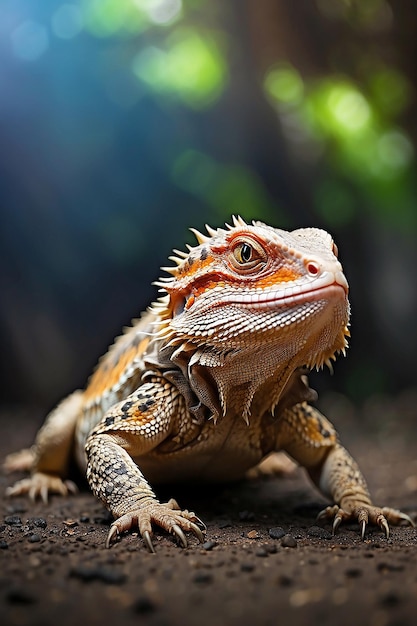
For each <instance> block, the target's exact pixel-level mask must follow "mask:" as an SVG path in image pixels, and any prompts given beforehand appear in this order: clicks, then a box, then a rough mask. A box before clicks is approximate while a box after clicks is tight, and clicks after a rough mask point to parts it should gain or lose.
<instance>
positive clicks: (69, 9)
mask: <svg viewBox="0 0 417 626" xmlns="http://www.w3.org/2000/svg"><path fill="white" fill-rule="evenodd" d="M82 28H83V19H82V14H81V11H80V9H79V7H77V6H76V5H75V4H61V6H60V7H59V8H58V9H57V10H56V11H55V13H54V15H53V16H52V30H53V32H54V34H55V35H56V36H57V37H59V38H60V39H72V38H73V37H76V35H78V34H79V33H80V32H81V30H82Z"/></svg>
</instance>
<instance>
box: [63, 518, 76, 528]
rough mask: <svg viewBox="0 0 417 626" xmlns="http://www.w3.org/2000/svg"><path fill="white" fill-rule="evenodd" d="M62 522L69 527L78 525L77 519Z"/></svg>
mask: <svg viewBox="0 0 417 626" xmlns="http://www.w3.org/2000/svg"><path fill="white" fill-rule="evenodd" d="M62 523H63V524H64V526H67V527H68V528H74V526H78V522H77V520H76V519H66V520H64V521H63V522H62Z"/></svg>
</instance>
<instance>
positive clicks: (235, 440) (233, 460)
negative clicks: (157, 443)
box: [133, 417, 273, 483]
mask: <svg viewBox="0 0 417 626" xmlns="http://www.w3.org/2000/svg"><path fill="white" fill-rule="evenodd" d="M271 439H273V436H272V433H271ZM268 447H269V446H268ZM272 447H273V446H271V447H269V449H268V450H267V451H264V450H263V449H262V444H261V438H260V430H259V428H256V427H253V426H252V425H251V426H247V425H246V424H245V423H244V422H243V420H242V418H241V417H238V418H234V419H227V418H223V420H221V421H220V422H219V424H217V425H214V424H213V422H209V423H206V425H205V426H204V428H203V430H202V432H201V434H200V436H199V437H198V438H197V439H196V440H195V441H194V442H191V443H188V444H187V445H186V446H185V447H183V448H179V449H177V450H174V451H165V450H164V448H163V447H161V449H158V448H156V449H155V450H154V451H152V452H151V453H149V454H146V455H144V456H140V457H136V458H135V457H133V458H134V460H135V462H136V463H137V465H138V466H139V468H140V469H141V471H142V472H143V474H144V476H145V477H146V478H147V479H148V480H149V481H150V482H151V483H152V482H155V483H173V482H232V481H234V480H239V479H241V478H243V477H244V475H245V472H246V471H247V470H248V469H250V468H251V467H253V466H255V465H257V464H258V463H259V462H260V461H261V460H262V459H263V457H264V456H265V454H266V453H267V452H269V451H270V449H271V448H272Z"/></svg>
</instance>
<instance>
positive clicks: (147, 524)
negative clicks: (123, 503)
mask: <svg viewBox="0 0 417 626" xmlns="http://www.w3.org/2000/svg"><path fill="white" fill-rule="evenodd" d="M152 524H156V525H158V526H160V527H161V528H163V529H164V530H166V531H167V532H169V533H171V534H173V535H175V537H176V538H177V539H178V542H179V544H180V545H181V546H182V547H183V548H186V547H187V545H188V543H187V539H186V536H185V534H184V531H190V532H192V533H193V534H194V535H195V536H196V537H197V539H198V540H199V541H200V542H201V543H203V542H204V534H205V531H206V527H205V525H204V524H203V522H202V521H201V520H200V519H199V518H198V517H196V515H194V513H191V512H190V511H182V510H181V509H180V507H179V506H178V504H177V502H176V501H175V500H173V499H171V500H169V502H167V503H165V504H161V503H160V502H152V503H151V504H148V505H146V506H144V507H143V508H137V509H135V510H133V511H130V512H129V513H126V514H125V515H122V516H121V517H119V518H118V519H117V520H116V521H114V522H113V524H112V525H111V527H110V532H109V534H108V536H107V540H106V548H109V547H110V546H111V544H112V542H113V541H114V539H115V538H116V537H117V536H118V535H119V534H120V533H122V532H124V531H127V530H132V529H133V528H138V529H139V532H140V534H141V535H142V538H143V541H144V543H145V545H146V547H147V548H148V550H149V552H155V548H154V546H153V543H152V539H151V536H152Z"/></svg>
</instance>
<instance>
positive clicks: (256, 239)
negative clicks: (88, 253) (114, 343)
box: [156, 218, 349, 412]
mask: <svg viewBox="0 0 417 626" xmlns="http://www.w3.org/2000/svg"><path fill="white" fill-rule="evenodd" d="M193 232H194V234H195V235H196V238H197V242H198V245H196V246H195V247H189V251H188V253H181V252H178V251H175V253H176V255H175V256H174V257H171V260H173V261H174V263H175V266H174V267H172V268H164V269H165V270H166V271H168V272H169V273H170V274H171V276H170V277H169V278H166V279H162V280H161V281H159V282H158V283H157V285H158V286H159V287H161V288H162V290H163V291H164V292H165V293H166V295H165V296H164V297H163V298H161V299H160V301H159V303H158V304H157V306H156V312H157V313H158V315H159V319H160V320H161V329H160V337H161V338H163V340H164V341H165V345H167V346H170V347H172V349H173V352H172V355H173V360H174V362H175V359H177V360H180V361H181V359H182V362H183V364H184V362H185V361H186V362H187V372H188V374H187V375H188V376H189V375H190V374H189V373H190V371H191V370H192V367H193V366H196V367H200V368H201V367H206V368H208V369H210V371H211V373H212V374H213V375H214V378H215V379H216V386H217V387H219V386H220V389H217V391H218V392H219V393H220V396H221V401H222V406H223V412H224V411H225V403H226V400H225V399H224V398H223V397H222V395H224V394H223V392H222V389H221V387H225V386H227V387H228V388H229V387H230V388H231V387H232V386H233V384H234V383H236V384H235V387H236V386H239V385H243V387H245V388H246V389H247V388H248V387H251V388H252V387H253V393H252V392H251V394H252V396H253V394H254V393H255V391H256V389H258V388H259V386H260V385H261V380H263V381H264V382H265V381H267V380H274V381H281V382H280V384H279V385H278V387H280V389H281V391H282V388H283V386H284V385H285V382H286V380H287V379H288V377H289V376H290V375H291V374H292V372H293V371H294V370H295V369H296V368H298V367H301V366H307V367H309V368H313V367H317V368H320V367H322V366H323V364H325V363H327V364H328V365H329V366H330V359H334V358H335V356H336V354H337V353H338V352H344V351H345V348H346V346H347V339H346V338H347V337H348V335H349V331H348V328H347V326H348V323H349V302H348V297H347V294H348V284H347V281H346V278H345V276H344V274H343V270H342V266H341V264H340V262H339V260H338V258H337V256H338V253H337V248H336V246H335V244H334V242H333V240H332V237H331V236H330V235H329V234H328V233H327V232H325V231H323V230H321V229H317V228H302V229H298V230H294V231H292V232H287V231H285V230H280V229H276V228H272V227H270V226H267V225H265V224H263V223H261V222H253V223H252V224H246V223H245V222H244V221H243V220H242V219H241V218H235V219H234V220H233V225H232V226H226V228H219V229H216V230H214V229H212V228H210V227H207V235H203V234H201V233H199V232H198V231H193ZM186 354H188V357H184V355H186ZM216 368H217V369H216ZM183 369H185V368H184V366H183ZM225 377H227V378H228V382H227V384H226V383H225V382H224V379H225ZM255 379H256V381H255ZM254 381H255V382H254ZM279 393H280V392H279V391H276V392H275V396H279ZM226 395H228V394H226ZM275 403H276V402H275Z"/></svg>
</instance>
